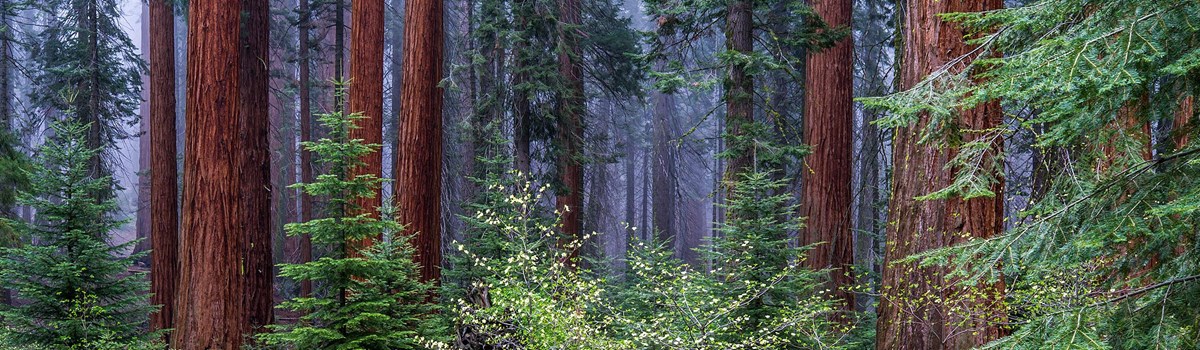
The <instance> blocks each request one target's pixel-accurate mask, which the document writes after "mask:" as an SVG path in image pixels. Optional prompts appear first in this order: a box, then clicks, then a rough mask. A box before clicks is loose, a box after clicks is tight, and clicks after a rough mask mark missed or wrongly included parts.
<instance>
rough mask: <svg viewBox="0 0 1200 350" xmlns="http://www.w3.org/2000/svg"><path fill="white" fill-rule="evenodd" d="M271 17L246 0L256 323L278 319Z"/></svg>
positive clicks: (263, 6) (244, 148)
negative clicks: (275, 314)
mask: <svg viewBox="0 0 1200 350" xmlns="http://www.w3.org/2000/svg"><path fill="white" fill-rule="evenodd" d="M270 32H271V17H270V4H269V1H268V0H242V23H241V34H240V35H239V36H238V38H239V43H240V45H239V49H240V50H241V51H240V52H239V61H238V62H239V65H240V67H239V68H240V69H241V71H240V72H239V74H238V79H239V80H240V82H239V83H238V93H239V95H238V96H239V103H240V104H241V106H240V107H239V108H238V113H239V114H238V115H239V119H240V120H239V130H240V135H239V138H240V142H241V152H242V153H241V156H242V165H241V167H239V169H238V170H239V171H240V172H241V173H242V175H241V176H242V184H241V185H242V191H241V193H240V194H241V196H242V200H243V201H245V208H244V209H243V211H242V213H243V215H245V216H246V219H245V223H244V224H245V229H244V232H245V234H244V238H243V239H245V240H246V242H245V243H244V244H245V246H244V247H243V249H245V250H246V253H245V254H246V272H245V278H246V288H248V290H247V292H246V303H247V305H246V312H248V315H247V316H248V317H249V321H250V325H251V327H254V328H255V331H257V328H258V327H262V326H265V325H268V324H270V323H271V321H272V311H273V310H274V304H273V298H272V295H273V291H274V287H273V282H274V281H273V279H272V273H273V272H274V265H275V262H274V260H273V259H272V258H271V153H270V150H271V144H270V122H269V121H270V116H269V108H270V104H269V100H268V96H267V90H268V89H269V88H270V80H271V77H270V72H269V71H268V70H267V67H269V66H270V58H269V55H268V52H269V51H268V48H269V46H270V44H269V43H270Z"/></svg>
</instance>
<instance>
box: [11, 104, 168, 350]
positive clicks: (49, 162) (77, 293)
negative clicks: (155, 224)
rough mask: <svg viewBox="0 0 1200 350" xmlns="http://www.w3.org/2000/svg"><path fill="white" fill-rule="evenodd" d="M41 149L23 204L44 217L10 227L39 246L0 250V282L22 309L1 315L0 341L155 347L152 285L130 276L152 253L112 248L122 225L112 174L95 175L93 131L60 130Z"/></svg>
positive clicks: (127, 245) (126, 245)
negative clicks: (148, 328)
mask: <svg viewBox="0 0 1200 350" xmlns="http://www.w3.org/2000/svg"><path fill="white" fill-rule="evenodd" d="M52 128H53V130H54V131H55V134H56V136H55V137H54V138H53V139H52V140H51V141H50V142H48V143H47V144H46V145H44V146H42V148H41V151H40V157H39V159H38V162H37V163H36V164H35V165H34V166H33V169H32V171H31V173H30V174H29V175H30V178H31V179H33V182H32V184H31V185H30V189H29V190H28V191H23V192H21V193H20V196H19V202H20V203H21V204H23V205H28V206H31V207H33V208H34V209H36V210H37V211H38V214H39V217H40V218H42V220H39V222H38V223H24V222H13V221H8V224H10V225H12V226H14V227H16V228H17V231H18V232H19V233H20V234H22V235H23V236H27V237H30V238H32V244H29V245H26V246H24V247H21V248H4V249H3V250H0V252H2V253H3V257H2V258H0V281H3V284H4V286H6V287H7V288H12V289H14V290H15V291H16V292H17V295H18V296H19V297H20V299H21V300H23V301H24V302H22V303H18V305H17V306H11V307H4V308H3V309H0V318H3V319H4V324H5V325H4V327H3V328H0V344H5V345H6V346H18V345H20V346H31V347H34V348H39V347H41V348H49V349H118V348H119V349H127V348H134V349H140V348H147V347H149V346H150V344H151V343H152V340H153V339H156V338H157V337H158V336H157V334H154V333H150V334H147V333H145V332H143V326H144V324H145V323H146V318H147V315H148V314H149V313H150V312H151V311H152V310H153V309H154V308H153V307H152V306H150V305H149V303H148V297H149V294H148V289H149V286H148V284H147V283H146V281H145V276H144V275H143V274H141V273H129V272H128V271H127V270H128V268H129V267H130V266H132V265H133V262H134V260H135V259H137V258H140V257H141V255H144V254H134V255H132V256H125V252H126V251H128V250H130V249H131V248H132V246H133V245H134V244H136V243H137V242H136V241H133V242H127V243H124V244H116V245H113V244H110V242H109V240H110V239H111V238H112V232H113V230H116V229H117V228H119V227H120V226H121V225H122V224H124V222H122V221H119V220H115V219H114V218H113V214H114V213H115V211H116V210H117V205H116V203H115V202H114V201H113V200H111V199H100V196H101V195H102V194H104V193H108V191H109V190H110V189H111V188H112V187H113V186H114V183H113V179H112V178H111V177H107V176H106V177H101V178H92V177H91V176H90V175H89V171H88V164H89V159H90V158H91V157H92V156H94V155H95V154H96V153H97V152H100V150H98V149H89V148H87V146H86V145H85V141H84V137H85V135H86V133H87V130H88V128H89V126H87V125H81V124H77V123H63V124H54V125H53V126H52Z"/></svg>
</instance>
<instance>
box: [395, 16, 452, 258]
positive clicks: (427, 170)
mask: <svg viewBox="0 0 1200 350" xmlns="http://www.w3.org/2000/svg"><path fill="white" fill-rule="evenodd" d="M442 13H443V2H442V1H440V0H408V1H406V2H405V4H404V38H405V40H404V62H403V63H402V66H403V69H404V79H403V80H404V81H403V82H402V85H401V86H400V89H401V91H400V93H401V96H402V99H403V101H402V104H401V105H400V115H399V118H400V148H399V149H397V150H396V152H397V154H398V156H397V162H396V167H395V169H396V183H395V187H394V189H395V191H394V192H393V193H395V194H396V209H397V217H398V218H399V220H400V222H401V223H402V224H404V225H405V232H406V233H407V234H410V235H414V237H413V239H412V240H411V242H412V244H413V246H414V247H415V248H416V251H417V254H416V261H417V263H418V264H420V265H421V280H422V281H426V282H429V281H433V282H436V281H437V280H439V279H440V278H441V262H442V239H441V238H442V236H441V219H442V218H441V209H442V206H441V196H442V191H441V189H442V181H441V180H442V97H443V96H442V88H441V87H439V86H438V83H439V82H440V81H441V79H442V59H443V46H444V45H445V40H444V38H445V28H444V27H443V25H442V21H443V20H442Z"/></svg>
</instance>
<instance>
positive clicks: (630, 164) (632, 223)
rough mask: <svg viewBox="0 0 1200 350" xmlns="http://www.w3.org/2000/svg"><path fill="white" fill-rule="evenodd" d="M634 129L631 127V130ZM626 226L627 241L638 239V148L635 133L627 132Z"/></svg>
mask: <svg viewBox="0 0 1200 350" xmlns="http://www.w3.org/2000/svg"><path fill="white" fill-rule="evenodd" d="M632 128H633V127H632V126H630V129H632ZM625 226H626V227H628V228H627V229H626V231H627V232H626V236H628V237H629V238H627V239H626V240H627V241H629V242H633V241H634V239H637V238H638V237H637V236H636V234H637V230H639V228H638V227H637V146H636V145H635V141H634V137H633V132H632V131H630V130H627V131H626V132H625Z"/></svg>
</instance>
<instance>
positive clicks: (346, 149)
mask: <svg viewBox="0 0 1200 350" xmlns="http://www.w3.org/2000/svg"><path fill="white" fill-rule="evenodd" d="M358 118H360V117H359V116H357V115H350V116H346V115H343V114H342V113H340V112H334V113H332V114H326V115H321V116H319V118H318V119H319V121H320V122H321V124H322V125H324V127H325V128H326V129H327V130H329V134H328V135H327V137H326V138H323V139H321V140H319V141H313V142H304V143H302V145H303V146H304V147H305V149H307V150H308V151H310V152H312V153H313V154H315V155H316V156H317V160H319V161H320V162H321V163H324V164H325V167H324V168H326V169H329V171H328V173H326V174H322V175H320V176H318V177H317V180H316V182H315V183H301V184H296V185H294V186H293V187H294V188H299V189H300V190H301V191H303V192H304V193H306V194H308V195H311V196H315V197H326V198H329V201H328V205H327V206H326V208H327V213H326V214H325V215H324V216H323V218H321V219H313V220H308V221H306V222H303V223H293V224H288V225H287V227H286V230H287V233H288V234H289V235H292V236H300V235H307V236H309V237H311V239H312V242H313V244H315V245H322V246H327V247H331V248H332V249H330V250H329V253H328V254H327V255H326V256H324V257H321V258H319V259H316V260H314V261H311V262H307V263H302V264H283V265H281V269H280V275H281V276H283V277H286V278H291V279H293V280H297V281H309V282H312V283H313V285H314V286H315V287H316V290H315V291H314V293H313V295H311V296H306V297H297V298H294V299H291V300H288V301H285V302H283V303H282V304H281V305H280V306H279V307H280V308H283V309H287V310H291V311H296V312H300V313H303V314H304V316H302V317H301V318H300V322H299V323H298V324H295V325H275V326H271V328H273V329H274V331H275V332H274V333H270V334H263V335H261V336H260V338H261V340H263V341H264V342H265V343H266V344H268V345H280V346H291V347H295V348H299V349H412V348H418V346H419V343H418V339H419V336H422V335H428V333H427V332H425V330H427V329H428V327H429V324H430V323H429V322H428V321H427V318H428V316H429V315H430V314H431V313H432V312H433V311H434V310H432V306H431V305H430V304H428V303H425V302H424V301H425V299H426V297H427V296H428V295H429V294H428V292H429V290H430V288H431V287H430V285H428V284H426V283H421V282H420V273H419V272H420V270H419V266H417V264H416V263H415V262H413V254H414V250H413V248H412V246H411V245H410V244H409V238H408V237H407V236H405V235H402V234H400V231H401V228H402V227H401V225H400V224H399V223H397V222H396V221H394V220H392V219H376V218H374V217H372V216H371V215H369V214H366V213H365V211H364V210H362V209H366V208H357V207H355V204H354V203H355V199H359V198H364V197H368V196H374V195H375V193H376V191H375V189H376V188H378V187H379V186H380V184H381V183H382V182H383V181H384V180H383V179H380V178H378V177H377V176H375V175H374V174H361V175H354V176H352V177H351V176H350V175H349V174H350V170H351V169H352V168H354V167H358V166H361V165H362V164H363V163H362V161H361V159H363V156H364V155H367V154H369V153H371V152H377V151H378V149H379V145H374V144H365V143H363V141H362V140H357V139H354V140H352V139H349V132H350V129H351V128H354V127H355V126H354V120H356V119H358ZM367 210H370V209H367ZM379 210H381V213H380V214H383V212H382V209H379ZM350 213H364V214H360V215H351V214H350ZM380 217H385V218H387V217H392V216H391V215H381V216H380ZM379 238H382V239H379ZM365 239H372V240H374V242H375V243H374V244H373V245H371V246H369V247H362V246H360V245H358V244H348V242H362V241H364V240H365Z"/></svg>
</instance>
